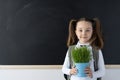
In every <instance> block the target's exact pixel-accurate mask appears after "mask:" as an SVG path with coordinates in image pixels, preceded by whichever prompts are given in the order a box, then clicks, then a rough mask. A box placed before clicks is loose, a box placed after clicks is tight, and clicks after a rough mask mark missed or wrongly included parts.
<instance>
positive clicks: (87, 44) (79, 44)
mask: <svg viewBox="0 0 120 80" xmlns="http://www.w3.org/2000/svg"><path fill="white" fill-rule="evenodd" d="M81 45H86V46H90V43H84V44H83V43H80V42H79V41H78V43H77V45H76V47H80V46H81Z"/></svg>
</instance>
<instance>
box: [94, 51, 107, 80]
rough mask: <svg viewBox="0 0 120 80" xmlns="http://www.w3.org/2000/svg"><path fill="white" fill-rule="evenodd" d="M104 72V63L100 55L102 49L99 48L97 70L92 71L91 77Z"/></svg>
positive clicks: (98, 75) (96, 76) (102, 74)
mask: <svg viewBox="0 0 120 80" xmlns="http://www.w3.org/2000/svg"><path fill="white" fill-rule="evenodd" d="M104 74H105V64H104V59H103V55H102V51H101V50H99V60H98V71H94V72H93V78H99V77H102V76H104Z"/></svg>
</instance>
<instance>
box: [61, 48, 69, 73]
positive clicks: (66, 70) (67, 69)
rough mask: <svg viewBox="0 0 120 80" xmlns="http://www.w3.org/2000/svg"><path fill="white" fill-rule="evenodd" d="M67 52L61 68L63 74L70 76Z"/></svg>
mask: <svg viewBox="0 0 120 80" xmlns="http://www.w3.org/2000/svg"><path fill="white" fill-rule="evenodd" d="M68 54H69V50H68V51H67V54H66V56H65V60H64V63H63V66H62V72H63V73H64V74H67V75H70V68H69V67H70V62H69V55H68Z"/></svg>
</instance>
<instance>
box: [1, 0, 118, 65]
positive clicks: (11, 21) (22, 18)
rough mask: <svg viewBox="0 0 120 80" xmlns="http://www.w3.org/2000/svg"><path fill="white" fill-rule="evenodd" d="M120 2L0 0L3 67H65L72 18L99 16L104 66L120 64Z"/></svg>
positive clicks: (100, 0)
mask: <svg viewBox="0 0 120 80" xmlns="http://www.w3.org/2000/svg"><path fill="white" fill-rule="evenodd" d="M119 3H120V1H119V0H117V1H116V2H112V1H108V2H106V1H104V0H99V1H96V0H93V2H92V1H86V0H76V1H74V0H68V1H67V0H52V1H51V0H7V1H6V0H0V6H1V7H0V65H62V64H63V61H64V58H65V55H66V51H67V46H66V42H67V36H68V23H69V21H70V19H72V18H80V17H90V18H93V17H98V18H99V19H100V21H101V24H102V29H103V34H104V41H105V46H104V48H103V56H104V59H105V64H120V58H119V56H120V54H119V50H120V47H119V45H120V42H119V41H120V36H119V35H118V34H120V32H119V30H120V27H119V25H120V22H119V19H120V16H119V14H120V9H119V7H120V4H119Z"/></svg>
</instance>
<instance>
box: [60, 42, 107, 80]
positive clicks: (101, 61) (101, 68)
mask: <svg viewBox="0 0 120 80" xmlns="http://www.w3.org/2000/svg"><path fill="white" fill-rule="evenodd" d="M80 45H86V46H88V48H89V49H90V50H91V55H92V54H93V53H92V47H91V46H90V45H89V43H87V44H81V43H80V42H78V43H77V45H76V46H75V47H80ZM69 66H70V62H69V56H68V51H67V54H66V57H65V60H64V64H63V67H62V72H63V73H64V74H67V75H70V68H69ZM90 68H91V70H92V74H93V77H92V78H90V77H77V76H76V75H71V80H97V78H99V77H103V76H104V74H105V65H104V59H103V55H102V51H101V50H99V60H98V68H99V70H98V71H94V59H93V56H92V59H91V61H90Z"/></svg>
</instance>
